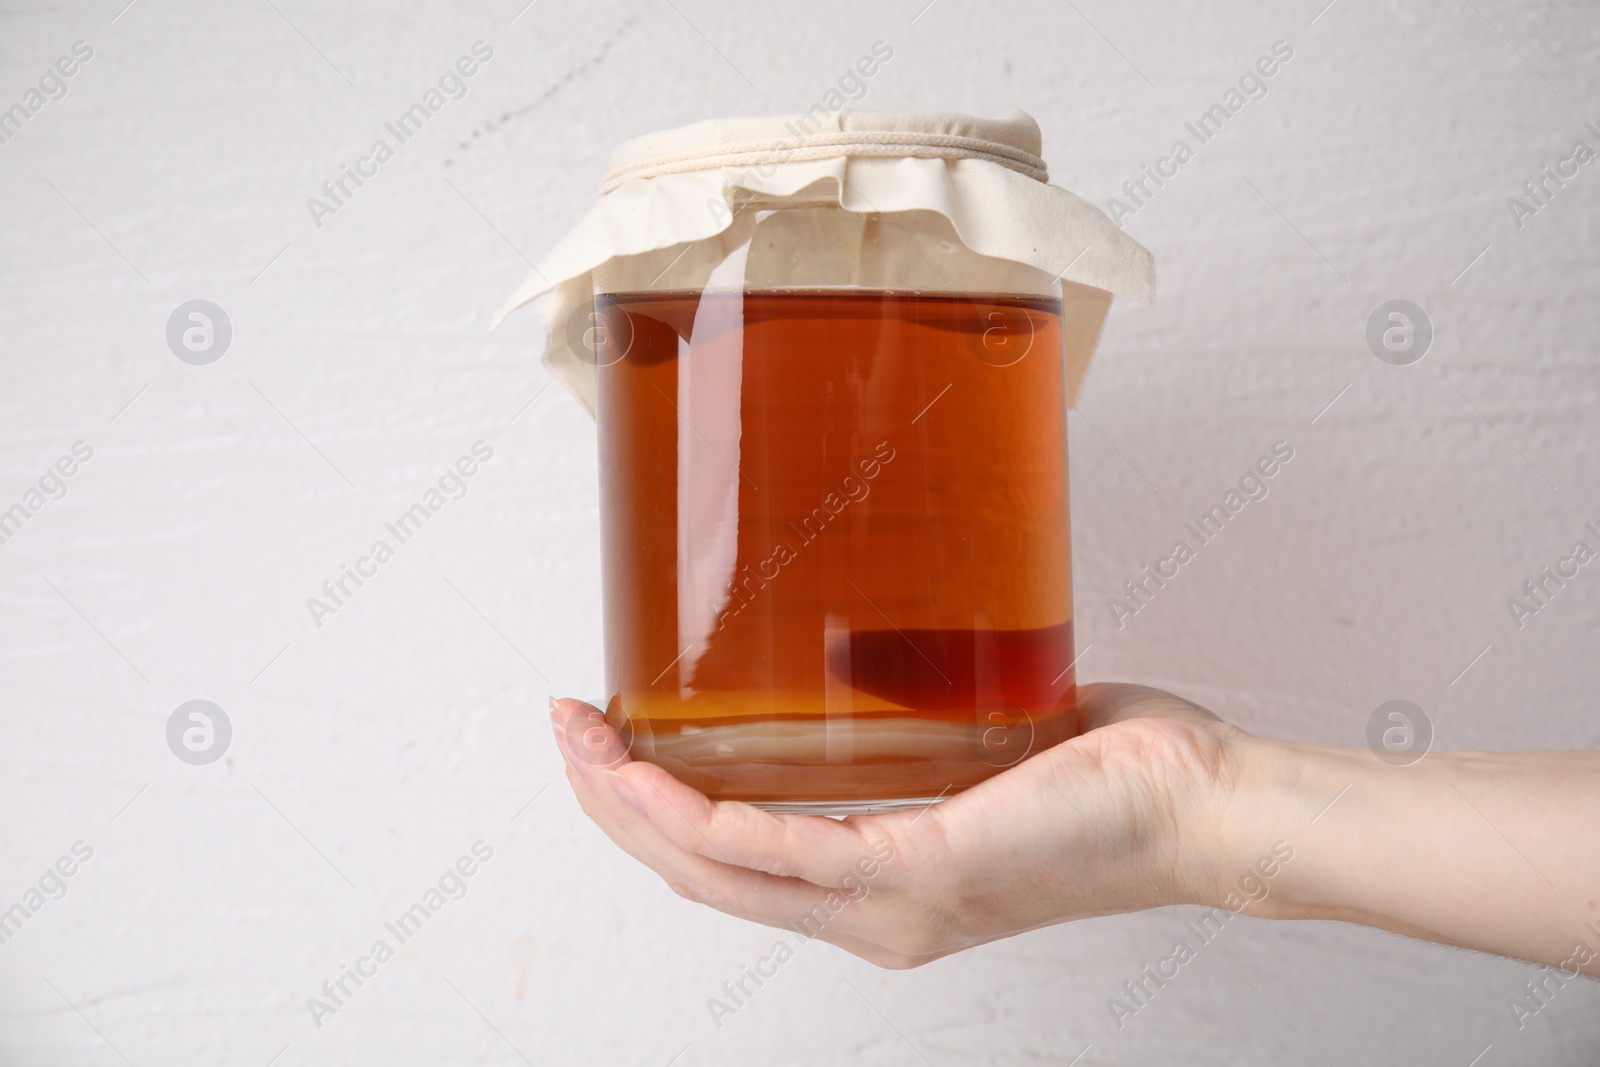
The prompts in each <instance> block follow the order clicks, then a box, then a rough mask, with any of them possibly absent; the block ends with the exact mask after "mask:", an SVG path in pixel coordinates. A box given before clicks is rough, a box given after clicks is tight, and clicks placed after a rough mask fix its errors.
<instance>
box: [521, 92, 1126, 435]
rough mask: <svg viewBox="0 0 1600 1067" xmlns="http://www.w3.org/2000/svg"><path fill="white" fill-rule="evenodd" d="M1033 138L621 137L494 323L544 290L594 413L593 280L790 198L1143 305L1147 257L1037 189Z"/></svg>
mask: <svg viewBox="0 0 1600 1067" xmlns="http://www.w3.org/2000/svg"><path fill="white" fill-rule="evenodd" d="M1040 140H1041V138H1040V132H1039V126H1038V123H1036V122H1035V121H1034V120H1033V118H1032V117H1031V116H1029V115H1027V114H1026V113H1024V112H1022V111H1010V112H1007V113H1005V114H1003V115H1000V116H998V117H996V118H992V119H985V118H976V117H973V116H970V115H959V114H951V113H947V112H883V111H876V112H875V111H840V112H833V113H829V112H826V111H825V109H822V108H814V109H813V110H812V111H811V112H808V113H806V114H800V115H785V116H772V117H764V118H762V117H757V118H731V119H713V120H709V121H706V122H698V123H695V124H693V125H690V126H683V127H679V128H677V129H672V130H664V131H660V132H658V133H651V134H646V135H645V136H642V137H635V138H632V139H630V140H628V141H624V142H622V143H621V144H619V145H618V146H617V147H616V148H615V149H614V150H613V151H612V153H611V156H610V160H609V164H608V167H607V173H606V175H605V178H604V180H603V182H602V184H601V190H602V195H601V197H600V199H599V201H598V202H597V203H596V204H595V205H594V207H593V208H591V209H590V210H589V212H588V214H586V215H585V216H584V217H583V218H582V219H581V220H580V221H579V222H578V223H577V225H576V226H574V227H573V229H572V230H571V231H570V232H569V233H568V234H567V235H566V236H565V237H564V238H562V240H561V241H560V242H558V243H557V244H556V246H555V247H554V248H553V249H551V250H550V252H549V254H548V255H546V256H545V258H544V259H543V260H541V261H540V263H539V265H538V266H537V267H536V268H535V269H534V271H533V273H532V274H530V275H529V276H528V278H527V279H526V280H525V281H524V282H523V283H522V285H521V286H519V287H518V289H517V290H516V292H515V293H513V294H512V296H511V298H510V300H509V301H508V302H507V303H506V305H505V306H504V307H503V308H502V309H501V310H500V312H499V313H498V314H497V315H496V316H495V320H494V323H495V325H499V323H500V321H501V320H503V319H504V318H505V316H506V315H508V314H510V313H511V312H512V311H514V310H515V309H516V308H518V307H520V306H522V305H523V304H525V303H527V302H529V301H530V300H533V299H535V298H537V297H539V296H542V295H544V294H546V293H550V294H551V299H549V300H548V301H546V302H545V307H544V313H545V319H546V322H547V324H548V326H549V334H548V337H547V340H546V345H545V354H544V361H545V364H546V365H547V366H548V367H549V368H550V370H551V372H552V373H553V374H554V375H555V376H556V377H557V378H559V379H560V380H561V381H562V382H563V383H564V384H565V385H566V386H567V387H568V388H569V389H571V390H572V392H573V393H574V395H576V396H577V397H578V399H579V400H580V401H582V402H583V404H584V406H585V407H587V408H588V409H589V411H590V412H591V413H592V412H593V411H594V408H595V378H594V376H595V369H594V366H593V364H592V363H591V362H589V361H588V359H586V358H585V356H584V354H581V353H579V352H578V351H577V350H576V349H575V348H574V347H573V344H574V337H573V336H572V331H570V330H568V329H567V328H566V326H567V324H569V323H571V322H573V321H581V322H585V323H586V322H587V313H588V311H589V310H591V309H592V307H593V301H594V272H595V271H596V270H598V269H600V268H602V267H605V266H606V265H607V264H609V263H611V261H613V260H618V259H622V258H623V257H635V256H644V255H646V254H650V253H658V252H660V251H661V250H663V249H670V248H674V247H676V246H680V245H687V244H691V243H694V242H702V241H708V240H710V239H712V238H716V237H718V235H720V234H723V233H724V231H726V230H728V229H729V227H730V226H732V225H733V224H734V218H735V216H736V214H737V212H736V207H739V206H744V205H748V204H751V203H756V204H762V203H772V204H774V205H778V204H782V203H783V202H784V201H785V199H786V198H789V199H790V200H791V202H792V198H796V197H798V196H801V195H802V194H803V196H804V198H805V199H807V200H808V201H814V200H815V199H816V198H817V197H818V196H822V197H824V198H826V199H829V200H832V201H834V202H836V203H837V204H838V205H839V206H840V207H841V208H843V209H844V210H846V211H850V212H855V213H860V214H872V215H884V216H892V215H894V214H896V213H900V212H913V211H921V212H929V211H931V212H935V213H937V214H939V215H942V216H944V218H946V219H947V220H949V223H950V226H951V229H952V230H953V231H954V234H955V236H956V237H957V238H959V240H960V242H961V244H962V245H964V246H965V247H966V248H968V249H970V250H971V251H972V252H975V253H977V254H979V255H980V256H986V257H989V258H991V259H995V260H1006V261H1010V262H1013V263H1019V264H1023V265H1024V266H1026V267H1031V268H1035V269H1037V270H1039V271H1043V272H1045V273H1046V274H1047V275H1048V276H1050V277H1054V278H1057V279H1059V280H1060V281H1061V283H1062V286H1063V288H1064V289H1065V288H1066V287H1067V286H1068V285H1069V283H1070V284H1076V285H1081V286H1089V287H1091V288H1094V289H1100V290H1104V291H1105V292H1107V293H1114V294H1116V295H1118V296H1124V297H1129V298H1131V299H1134V300H1137V301H1139V302H1141V303H1145V304H1148V303H1150V302H1151V301H1152V299H1153V296H1154V289H1155V267H1154V262H1153V260H1152V257H1151V255H1150V253H1149V251H1148V250H1146V249H1145V248H1144V247H1143V246H1142V245H1140V244H1139V243H1138V242H1137V241H1135V240H1134V239H1133V238H1131V237H1129V236H1128V235H1127V234H1125V233H1123V232H1122V230H1121V229H1119V228H1118V227H1117V225H1116V224H1115V223H1113V222H1112V221H1111V220H1110V219H1109V218H1107V217H1106V215H1105V214H1104V213H1103V212H1102V211H1101V210H1100V209H1099V208H1097V207H1095V206H1094V205H1093V204H1091V203H1089V202H1088V201H1086V200H1083V199H1082V198H1080V197H1078V196H1075V195H1074V194H1072V193H1070V192H1068V191H1066V190H1065V189H1061V188H1058V187H1056V186H1053V185H1049V184H1047V178H1048V173H1047V171H1046V168H1045V163H1044V160H1043V159H1042V158H1040V155H1039V152H1040V150H1041V144H1040ZM669 258H670V257H669ZM1106 299H1109V297H1107V298H1106ZM1077 371H1078V373H1077V374H1076V375H1075V376H1074V379H1073V384H1074V385H1076V380H1077V378H1078V377H1081V371H1082V368H1081V367H1079V368H1077Z"/></svg>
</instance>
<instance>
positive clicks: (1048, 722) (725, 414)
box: [595, 289, 1077, 812]
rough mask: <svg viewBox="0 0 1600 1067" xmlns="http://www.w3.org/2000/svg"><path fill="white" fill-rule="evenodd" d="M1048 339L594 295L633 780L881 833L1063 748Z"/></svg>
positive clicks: (611, 586) (1050, 313)
mask: <svg viewBox="0 0 1600 1067" xmlns="http://www.w3.org/2000/svg"><path fill="white" fill-rule="evenodd" d="M1060 313H1061V306H1060V303H1059V300H1052V299H1050V298H1047V297H1017V296H995V295H984V294H978V293H950V292H900V291H885V290H870V289H813V290H767V291H759V290H757V291H746V290H717V289H710V290H707V291H705V292H638V293H612V294H603V295H599V296H597V298H596V315H597V317H596V326H597V331H596V345H595V353H596V362H597V385H598V395H597V404H598V413H597V415H598V424H599V435H600V437H599V454H600V468H601V471H600V473H601V508H602V515H601V518H602V531H603V533H602V538H603V543H602V553H601V555H602V566H603V571H604V590H605V593H604V595H605V626H606V631H605V650H606V685H607V692H608V694H609V703H608V706H607V709H606V712H607V716H608V718H609V719H610V720H611V721H612V723H613V725H616V726H618V727H619V729H621V730H622V731H623V734H624V737H625V739H627V740H628V742H629V744H630V746H631V750H632V753H633V756H634V757H635V758H639V759H646V760H650V761H651V762H655V763H658V764H660V765H662V766H663V767H665V768H666V769H668V770H669V771H671V772H672V773H673V774H674V775H675V776H677V777H678V778H680V779H682V780H683V781H685V782H687V783H689V784H690V785H692V786H694V787H695V788H697V789H700V790H702V791H703V792H705V793H706V794H707V795H709V796H711V797H712V798H714V799H738V800H746V801H751V802H753V803H759V804H761V805H762V806H765V807H768V808H771V809H774V810H793V811H819V812H846V811H872V810H892V809H894V808H896V807H905V806H911V805H914V804H922V803H927V802H928V801H931V800H933V799H936V798H939V797H943V796H949V795H951V794H953V793H956V792H959V791H960V790H962V789H966V788H968V787H970V786H972V785H975V784H977V783H978V782H980V781H982V780H983V779H985V778H988V777H990V776H992V775H994V774H996V773H999V772H1000V771H1001V770H1003V769H1005V768H1006V767H1008V766H1011V765H1013V764H1015V763H1017V762H1019V761H1020V760H1022V759H1023V758H1025V757H1026V756H1027V755H1029V754H1031V753H1033V752H1037V751H1039V750H1041V749H1043V748H1046V747H1049V746H1051V745H1054V744H1056V743H1058V742H1059V741H1061V740H1064V739H1065V738H1067V737H1070V736H1072V735H1073V734H1075V733H1076V732H1077V709H1076V700H1075V696H1076V690H1075V686H1074V674H1073V671H1072V669H1071V666H1070V665H1071V663H1072V661H1073V636H1072V584H1071V567H1070V544H1071V533H1070V525H1069V521H1070V520H1069V514H1068V496H1067V449H1066V400H1065V397H1064V382H1063V377H1062V375H1063V371H1062V358H1061V317H1060Z"/></svg>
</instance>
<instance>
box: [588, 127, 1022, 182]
mask: <svg viewBox="0 0 1600 1067" xmlns="http://www.w3.org/2000/svg"><path fill="white" fill-rule="evenodd" d="M817 121H818V120H817V119H816V118H815V117H812V118H808V117H807V116H804V115H788V116H781V115H780V116H769V117H759V118H736V119H712V120H710V121H707V122H697V123H695V124H694V125H692V126H680V127H678V128H677V129H673V130H661V131H659V132H657V133H647V134H645V135H644V136H643V137H634V138H632V139H631V140H627V141H623V142H622V143H621V144H619V145H617V147H616V148H614V149H612V151H611V158H610V159H609V160H608V162H607V166H606V176H605V179H604V180H603V181H602V182H601V183H600V192H601V193H609V192H610V191H611V190H613V189H615V188H616V187H617V186H619V185H621V184H622V183H623V182H625V181H627V180H629V179H630V178H654V177H657V176H659V175H662V174H677V173H682V172H683V171H689V170H710V169H713V168H716V167H750V166H757V165H760V164H764V163H781V162H802V161H805V160H811V159H828V158H830V157H837V156H858V157H861V156H878V157H911V158H915V159H982V160H985V161H987V162H990V163H996V164H998V165H1000V166H1003V167H1006V168H1007V169H1009V170H1014V171H1016V172H1017V173H1018V174H1024V175H1026V176H1027V177H1030V178H1033V179H1035V180H1037V181H1041V182H1042V181H1047V180H1049V177H1050V175H1049V172H1048V171H1047V170H1046V168H1045V162H1044V160H1043V159H1041V158H1039V151H1040V144H1039V141H1040V135H1039V125H1038V123H1036V122H1034V121H1033V119H1032V118H1031V117H1029V116H1028V115H1027V114H1026V113H1024V112H1021V111H1012V112H1008V113H1007V114H1005V115H1002V116H1000V117H999V118H993V119H980V118H975V117H973V116H971V115H958V114H955V113H953V112H932V111H927V112H905V111H840V112H836V113H834V114H831V115H828V116H827V118H826V120H825V121H823V123H822V125H821V126H820V127H819V126H817V125H816V124H817ZM808 126H810V127H813V128H810V129H808V128H807V127H808Z"/></svg>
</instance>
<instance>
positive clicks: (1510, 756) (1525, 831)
mask: <svg viewBox="0 0 1600 1067" xmlns="http://www.w3.org/2000/svg"><path fill="white" fill-rule="evenodd" d="M1238 748H1239V751H1238V755H1239V759H1238V760H1237V763H1236V767H1235V773H1234V774H1233V776H1232V781H1231V786H1230V788H1229V789H1228V792H1227V796H1226V798H1225V800H1224V801H1223V805H1222V809H1221V813H1220V819H1221V820H1222V829H1221V832H1220V835H1219V840H1220V842H1221V845H1220V852H1221V855H1222V856H1224V857H1225V858H1224V860H1223V861H1222V863H1221V864H1220V865H1218V866H1217V867H1216V869H1217V873H1218V876H1219V878H1220V879H1221V881H1220V886H1221V891H1222V892H1226V891H1227V889H1228V888H1230V886H1231V885H1234V884H1236V883H1237V881H1238V876H1237V875H1235V876H1234V877H1233V878H1231V879H1230V871H1231V869H1232V868H1238V869H1239V870H1240V871H1241V872H1243V871H1248V870H1249V869H1250V868H1251V867H1252V865H1254V864H1255V863H1256V862H1257V860H1258V858H1259V857H1260V856H1262V855H1264V854H1266V853H1267V852H1268V850H1270V848H1271V846H1272V845H1273V844H1274V843H1275V842H1279V841H1282V842H1286V843H1287V845H1288V846H1289V847H1291V848H1292V849H1293V850H1294V853H1293V859H1292V860H1290V861H1289V862H1287V863H1284V864H1282V865H1281V867H1280V868H1279V869H1278V870H1277V871H1276V872H1275V874H1274V876H1273V877H1272V878H1271V879H1269V880H1262V884H1263V885H1265V886H1266V893H1265V896H1264V897H1263V898H1262V899H1261V900H1260V901H1259V902H1247V904H1246V906H1245V908H1244V910H1245V911H1247V912H1249V913H1250V914H1255V915H1261V916H1265V917H1271V918H1285V919H1337V920H1342V921H1345V922H1353V923H1361V924H1363V925H1367V926H1375V927H1380V928H1382V929H1386V930H1392V931H1395V932H1397V933H1402V934H1407V935H1409V936H1412V937H1419V938H1424V939H1427V940H1430V941H1437V942H1441V943H1444V944H1451V945H1459V946H1461V947H1464V948H1472V949H1478V950H1481V951H1484V952H1493V953H1497V954H1499V955H1504V956H1513V957H1518V958H1522V959H1528V960H1533V961H1535V962H1539V963H1544V964H1548V965H1550V966H1552V967H1560V968H1562V969H1564V970H1566V971H1568V972H1569V973H1571V972H1574V971H1577V970H1582V971H1583V972H1584V973H1586V974H1588V975H1591V976H1596V977H1600V753H1592V752H1571V753H1559V752H1558V753H1548V752H1530V753H1477V752H1455V753H1435V754H1432V755H1429V756H1426V757H1424V758H1423V759H1422V760H1421V761H1420V762H1418V763H1415V764H1412V765H1410V766H1404V767H1399V766H1393V765H1390V764H1386V763H1384V762H1382V761H1380V760H1378V759H1377V758H1375V757H1374V756H1373V755H1372V754H1371V753H1369V752H1365V751H1360V750H1349V749H1332V748H1321V747H1316V746H1307V745H1291V744H1285V743H1280V742H1274V741H1263V740H1259V739H1254V738H1251V739H1248V740H1245V741H1242V742H1241V743H1240V745H1239V746H1238Z"/></svg>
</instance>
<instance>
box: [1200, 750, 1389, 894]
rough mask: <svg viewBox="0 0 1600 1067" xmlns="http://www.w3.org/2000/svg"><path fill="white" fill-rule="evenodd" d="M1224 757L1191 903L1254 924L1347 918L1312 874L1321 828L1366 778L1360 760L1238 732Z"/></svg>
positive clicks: (1323, 847)
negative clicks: (1199, 888)
mask: <svg viewBox="0 0 1600 1067" xmlns="http://www.w3.org/2000/svg"><path fill="white" fill-rule="evenodd" d="M1228 753H1229V758H1228V760H1227V763H1226V775H1225V777H1224V778H1223V779H1222V780H1221V781H1220V782H1219V784H1218V788H1217V796H1216V798H1215V803H1214V805H1213V807H1212V809H1211V812H1210V816H1209V818H1210V820H1211V822H1212V827H1211V833H1210V840H1211V843H1210V845H1209V852H1208V855H1207V856H1206V858H1205V861H1204V862H1202V863H1201V864H1200V869H1203V870H1205V871H1206V872H1207V878H1206V879H1205V881H1204V882H1203V883H1202V884H1203V896H1202V897H1201V899H1200V900H1199V901H1198V902H1199V903H1201V904H1204V905H1207V906H1210V907H1215V908H1225V909H1227V910H1228V911H1232V912H1236V913H1246V914H1250V915H1254V916H1256V917H1258V918H1272V919H1304V918H1341V919H1348V918H1353V917H1354V916H1351V915H1347V914H1344V913H1343V912H1344V909H1342V908H1341V907H1340V906H1339V902H1338V900H1337V895H1336V894H1335V895H1334V896H1333V897H1330V895H1329V893H1328V890H1329V888H1330V887H1329V883H1328V881H1327V879H1326V877H1325V872H1318V871H1315V870H1314V867H1315V866H1316V862H1317V858H1318V857H1319V856H1325V855H1326V854H1327V852H1328V849H1327V843H1328V842H1327V833H1326V830H1327V826H1325V825H1324V821H1325V820H1330V819H1331V816H1330V812H1332V811H1333V810H1334V809H1336V808H1337V807H1338V805H1339V804H1341V803H1343V802H1344V801H1345V800H1347V799H1348V794H1349V791H1350V790H1351V788H1352V787H1353V786H1354V785H1355V783H1356V782H1357V781H1359V780H1360V779H1361V778H1362V777H1363V776H1364V775H1365V774H1367V773H1368V770H1369V768H1368V767H1367V766H1366V763H1367V762H1370V761H1369V760H1363V759H1362V757H1363V756H1364V755H1365V753H1358V752H1355V751H1351V750H1346V749H1335V748H1324V747H1321V746H1316V745H1303V744H1295V743H1292V742H1286V741H1277V740H1272V739H1269V738H1260V737H1254V736H1252V735H1249V734H1244V733H1242V732H1241V733H1238V734H1236V735H1235V736H1234V737H1232V738H1231V739H1230V741H1229V744H1228ZM1327 825H1332V823H1331V822H1329V823H1328V824H1327ZM1201 840H1202V841H1204V839H1203V838H1202V839H1201Z"/></svg>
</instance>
